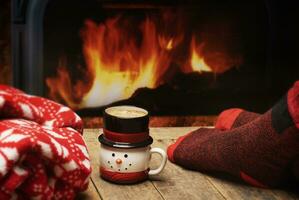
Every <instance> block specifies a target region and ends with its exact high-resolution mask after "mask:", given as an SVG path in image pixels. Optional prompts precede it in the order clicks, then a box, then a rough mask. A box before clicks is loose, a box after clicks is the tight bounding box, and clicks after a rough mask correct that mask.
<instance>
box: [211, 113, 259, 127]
mask: <svg viewBox="0 0 299 200" xmlns="http://www.w3.org/2000/svg"><path fill="white" fill-rule="evenodd" d="M259 116H260V114H258V113H254V112H250V111H246V110H243V109H240V108H231V109H227V110H224V111H223V112H221V113H220V115H219V116H218V119H217V121H216V123H215V128H216V129H219V130H222V131H225V130H230V129H232V128H236V127H239V126H242V125H244V124H246V123H248V122H251V121H253V120H255V119H256V118H257V117H259Z"/></svg>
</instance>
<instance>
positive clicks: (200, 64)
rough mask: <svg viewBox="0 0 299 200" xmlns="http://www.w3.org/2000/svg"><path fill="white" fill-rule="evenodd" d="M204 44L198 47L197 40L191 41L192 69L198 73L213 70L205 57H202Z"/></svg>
mask: <svg viewBox="0 0 299 200" xmlns="http://www.w3.org/2000/svg"><path fill="white" fill-rule="evenodd" d="M203 45H204V43H202V44H200V45H199V46H196V44H195V39H194V38H192V41H191V67H192V71H196V72H199V73H201V72H212V69H211V68H210V67H209V66H208V65H207V64H206V62H205V60H204V57H203V56H202V55H201V51H202V48H203Z"/></svg>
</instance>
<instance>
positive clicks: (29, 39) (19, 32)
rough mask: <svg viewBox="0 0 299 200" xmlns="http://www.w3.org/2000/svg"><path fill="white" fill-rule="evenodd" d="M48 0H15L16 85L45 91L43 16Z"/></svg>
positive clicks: (38, 93) (13, 18) (13, 23)
mask: <svg viewBox="0 0 299 200" xmlns="http://www.w3.org/2000/svg"><path fill="white" fill-rule="evenodd" d="M47 4H48V0H12V8H11V9H12V10H11V11H12V12H11V13H12V16H11V17H12V68H13V84H14V86H16V87H18V88H21V89H23V90H25V91H26V92H28V93H30V94H35V95H42V94H43V67H42V66H43V16H44V11H45V8H46V6H47Z"/></svg>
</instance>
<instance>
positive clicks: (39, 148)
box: [0, 85, 91, 200]
mask: <svg viewBox="0 0 299 200" xmlns="http://www.w3.org/2000/svg"><path fill="white" fill-rule="evenodd" d="M81 133H82V121H81V119H80V117H79V116H78V115H76V114H75V113H74V112H73V111H72V110H71V109H69V108H67V107H65V106H62V105H60V104H58V103H55V102H53V101H50V100H48V99H45V98H41V97H37V96H31V95H28V94H25V93H24V92H22V91H20V90H17V89H15V88H12V87H9V86H4V85H0V199H1V200H2V199H3V200H4V199H29V198H37V199H73V198H74V197H75V195H76V193H77V192H80V191H84V190H85V189H86V188H87V185H88V181H89V175H90V173H91V167H90V160H89V156H88V152H87V149H86V144H85V143H84V140H83V138H82V135H81Z"/></svg>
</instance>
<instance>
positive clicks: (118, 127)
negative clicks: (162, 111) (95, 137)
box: [99, 106, 153, 148]
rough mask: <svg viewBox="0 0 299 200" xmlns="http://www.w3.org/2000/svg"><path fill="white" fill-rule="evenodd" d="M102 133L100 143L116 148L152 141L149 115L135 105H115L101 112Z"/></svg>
mask: <svg viewBox="0 0 299 200" xmlns="http://www.w3.org/2000/svg"><path fill="white" fill-rule="evenodd" d="M103 122H104V134H102V135H100V136H99V141H100V142H101V143H102V144H105V145H108V146H112V147H117V148H137V147H145V146H147V145H149V144H151V143H152V142H153V139H152V137H151V136H150V135H149V129H148V123H149V115H148V112H147V111H146V110H145V109H142V108H139V107H135V106H115V107H110V108H107V109H105V111H104V113H103Z"/></svg>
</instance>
